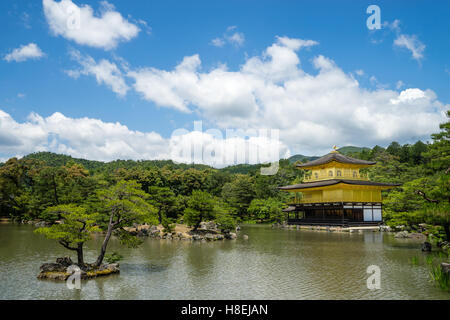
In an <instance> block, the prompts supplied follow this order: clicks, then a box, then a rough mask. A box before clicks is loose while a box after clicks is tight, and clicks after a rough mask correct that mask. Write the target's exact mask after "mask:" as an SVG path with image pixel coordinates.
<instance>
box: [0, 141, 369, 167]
mask: <svg viewBox="0 0 450 320" xmlns="http://www.w3.org/2000/svg"><path fill="white" fill-rule="evenodd" d="M363 150H368V151H370V148H366V147H355V146H345V147H342V148H339V149H338V151H339V152H340V153H342V154H346V155H351V154H354V153H358V152H361V151H363ZM318 158H320V157H318V156H305V155H302V154H297V155H294V156H292V157H290V158H288V159H287V160H288V161H289V163H295V162H297V161H301V162H307V161H313V160H316V159H318ZM24 159H36V160H42V161H45V162H46V163H47V164H48V165H50V166H55V167H56V166H64V165H67V164H68V163H71V162H75V163H78V164H81V165H82V166H83V167H85V168H86V169H88V170H89V171H91V172H92V171H102V170H108V171H113V170H116V169H118V168H127V169H129V168H135V167H141V168H150V167H158V168H162V167H164V166H170V167H172V168H174V169H183V170H186V169H189V168H195V169H199V170H205V169H212V167H211V166H208V165H203V164H185V163H175V162H173V161H172V160H138V161H135V160H115V161H111V162H102V161H95V160H86V159H80V158H73V157H71V156H68V155H64V154H56V153H53V152H37V153H31V154H29V155H27V156H25V157H24ZM284 161H286V160H284ZM2 165H3V163H0V167H1V166H2ZM261 167H262V164H237V165H231V166H228V167H225V168H222V169H219V170H221V171H226V172H229V173H242V174H248V173H256V171H258V170H259V169H260V168H261Z"/></svg>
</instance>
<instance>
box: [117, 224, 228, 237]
mask: <svg viewBox="0 0 450 320" xmlns="http://www.w3.org/2000/svg"><path fill="white" fill-rule="evenodd" d="M124 229H125V230H127V231H128V232H130V233H131V234H133V235H137V236H141V237H150V238H153V239H159V240H162V239H165V240H184V241H217V240H233V239H236V238H237V235H236V233H233V232H222V231H220V230H219V229H218V227H217V225H216V224H215V223H214V222H213V221H210V222H202V223H201V224H200V227H199V228H198V229H197V231H195V232H194V231H192V230H190V228H188V227H187V226H186V225H184V224H176V225H175V227H174V230H173V231H171V232H165V231H164V227H163V226H162V225H158V226H150V225H145V224H144V225H135V226H134V227H133V228H124Z"/></svg>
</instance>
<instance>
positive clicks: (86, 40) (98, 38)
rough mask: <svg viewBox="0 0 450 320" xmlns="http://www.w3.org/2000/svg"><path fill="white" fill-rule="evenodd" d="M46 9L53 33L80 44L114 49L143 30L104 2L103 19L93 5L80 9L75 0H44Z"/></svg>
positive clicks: (102, 6)
mask: <svg viewBox="0 0 450 320" xmlns="http://www.w3.org/2000/svg"><path fill="white" fill-rule="evenodd" d="M43 7H44V14H45V18H46V20H47V23H48V25H49V27H50V30H51V31H52V32H53V34H54V35H56V36H62V37H64V38H66V39H68V40H72V41H75V42H76V43H78V44H80V45H86V46H91V47H95V48H102V49H105V50H110V49H113V48H115V47H116V46H117V45H118V43H119V42H121V41H123V42H126V41H130V40H131V39H133V38H134V37H136V36H137V35H138V33H139V31H140V29H139V28H138V27H137V26H136V25H135V24H133V23H131V22H129V21H128V20H126V19H124V18H123V17H122V15H121V14H120V13H119V12H117V11H115V8H114V6H113V5H111V4H110V3H108V2H106V1H102V2H101V10H100V15H99V16H97V15H95V14H94V10H93V9H92V8H91V7H90V6H89V5H82V6H80V7H79V6H77V5H76V4H74V3H73V2H72V1H71V0H61V1H60V2H56V1H54V0H43Z"/></svg>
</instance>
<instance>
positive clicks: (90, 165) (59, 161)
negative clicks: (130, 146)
mask: <svg viewBox="0 0 450 320" xmlns="http://www.w3.org/2000/svg"><path fill="white" fill-rule="evenodd" d="M23 159H25V160H26V159H34V160H41V161H45V162H46V164H47V165H49V166H52V167H59V166H65V165H67V164H70V163H77V164H81V165H82V166H83V167H84V168H85V169H87V170H89V171H93V172H96V171H103V170H106V171H114V170H116V169H119V168H125V169H132V168H136V167H140V168H151V167H157V168H162V167H165V166H168V167H171V168H173V169H189V168H195V169H199V170H202V169H208V168H211V167H209V166H206V165H202V164H185V163H175V162H173V161H172V160H138V161H135V160H115V161H111V162H102V161H95V160H86V159H80V158H73V157H71V156H68V155H64V154H56V153H52V152H37V153H31V154H29V155H27V156H25V157H24V158H23Z"/></svg>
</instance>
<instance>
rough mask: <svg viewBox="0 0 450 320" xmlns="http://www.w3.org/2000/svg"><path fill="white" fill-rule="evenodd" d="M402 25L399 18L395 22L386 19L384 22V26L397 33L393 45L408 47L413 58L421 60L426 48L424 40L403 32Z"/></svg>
mask: <svg viewBox="0 0 450 320" xmlns="http://www.w3.org/2000/svg"><path fill="white" fill-rule="evenodd" d="M400 25H401V22H400V20H398V19H395V20H394V21H393V22H388V21H385V22H384V23H383V27H384V28H385V29H386V30H389V31H391V32H393V33H395V39H394V43H393V45H394V46H395V47H399V48H405V49H407V50H408V51H409V52H410V53H411V56H412V58H413V59H414V60H416V61H417V62H420V61H421V60H422V59H423V58H424V52H425V48H426V46H425V44H423V43H422V41H420V40H419V39H418V37H417V36H416V35H414V34H413V35H407V34H404V33H402V28H401V27H400ZM372 42H373V43H375V44H378V43H381V42H382V40H381V41H379V42H377V41H372Z"/></svg>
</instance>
